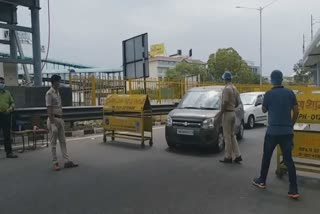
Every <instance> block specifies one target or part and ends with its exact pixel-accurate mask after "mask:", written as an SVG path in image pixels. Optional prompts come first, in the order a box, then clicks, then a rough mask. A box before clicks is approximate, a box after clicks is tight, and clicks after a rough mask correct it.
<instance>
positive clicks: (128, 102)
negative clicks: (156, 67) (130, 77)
mask: <svg viewBox="0 0 320 214" xmlns="http://www.w3.org/2000/svg"><path fill="white" fill-rule="evenodd" d="M151 113H152V109H151V105H150V101H149V98H148V96H147V95H118V94H113V95H110V96H108V97H107V99H106V102H105V105H104V107H103V127H104V136H103V141H104V142H107V137H108V136H109V137H111V140H112V141H114V140H115V138H116V137H117V138H122V139H129V140H140V142H141V146H142V147H144V146H145V141H149V145H150V146H152V145H153V141H152V114H151ZM147 133H149V136H146V134H147Z"/></svg>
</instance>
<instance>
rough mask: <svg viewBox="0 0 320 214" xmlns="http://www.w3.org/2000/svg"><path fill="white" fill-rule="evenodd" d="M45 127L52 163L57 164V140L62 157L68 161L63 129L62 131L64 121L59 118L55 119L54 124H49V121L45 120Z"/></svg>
mask: <svg viewBox="0 0 320 214" xmlns="http://www.w3.org/2000/svg"><path fill="white" fill-rule="evenodd" d="M47 127H48V130H49V137H50V143H51V153H52V161H53V163H58V157H57V140H59V143H60V150H61V153H62V157H63V159H64V161H65V163H66V162H68V161H70V160H69V155H68V151H67V144H66V137H65V129H64V121H63V119H61V118H55V123H51V122H50V119H49V118H48V120H47Z"/></svg>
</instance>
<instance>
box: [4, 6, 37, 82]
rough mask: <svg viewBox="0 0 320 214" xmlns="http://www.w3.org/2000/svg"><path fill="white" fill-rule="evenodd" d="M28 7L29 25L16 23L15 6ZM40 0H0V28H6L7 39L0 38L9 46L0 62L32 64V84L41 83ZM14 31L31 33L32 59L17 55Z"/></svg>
mask: <svg viewBox="0 0 320 214" xmlns="http://www.w3.org/2000/svg"><path fill="white" fill-rule="evenodd" d="M18 6H23V7H28V8H29V9H30V11H31V27H24V26H19V25H18V19H17V7H18ZM40 9H41V8H40V0H0V28H4V29H8V30H9V32H10V33H9V34H10V39H9V41H6V40H0V43H1V44H5V45H9V46H10V56H9V57H0V62H4V63H16V64H18V63H19V64H33V67H34V85H35V86H41V85H42V80H41V78H42V75H41V43H40V17H39V11H40ZM16 31H22V32H28V33H31V34H32V48H33V57H32V59H30V58H29V59H28V58H27V59H22V58H21V57H19V58H18V56H17V42H16V40H17V38H16Z"/></svg>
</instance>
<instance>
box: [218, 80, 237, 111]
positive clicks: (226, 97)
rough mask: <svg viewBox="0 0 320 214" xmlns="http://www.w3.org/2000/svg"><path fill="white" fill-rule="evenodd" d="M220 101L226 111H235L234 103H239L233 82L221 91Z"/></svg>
mask: <svg viewBox="0 0 320 214" xmlns="http://www.w3.org/2000/svg"><path fill="white" fill-rule="evenodd" d="M222 103H223V105H224V106H225V109H226V111H230V112H231V111H235V108H236V107H237V106H236V105H240V95H239V92H238V90H237V88H236V87H235V86H234V85H233V84H228V85H226V87H225V88H224V89H223V91H222Z"/></svg>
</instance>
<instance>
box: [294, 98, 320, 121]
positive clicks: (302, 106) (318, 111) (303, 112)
mask: <svg viewBox="0 0 320 214" xmlns="http://www.w3.org/2000/svg"><path fill="white" fill-rule="evenodd" d="M297 99H298V105H299V111H300V114H299V117H298V123H320V95H317V94H313V95H304V94H299V95H297Z"/></svg>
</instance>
